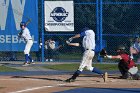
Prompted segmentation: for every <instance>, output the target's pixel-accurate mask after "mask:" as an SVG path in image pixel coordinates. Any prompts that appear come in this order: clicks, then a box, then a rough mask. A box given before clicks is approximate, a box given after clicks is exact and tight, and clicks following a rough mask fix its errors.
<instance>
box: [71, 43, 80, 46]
mask: <svg viewBox="0 0 140 93" xmlns="http://www.w3.org/2000/svg"><path fill="white" fill-rule="evenodd" d="M68 45H70V46H80V44H79V43H68Z"/></svg>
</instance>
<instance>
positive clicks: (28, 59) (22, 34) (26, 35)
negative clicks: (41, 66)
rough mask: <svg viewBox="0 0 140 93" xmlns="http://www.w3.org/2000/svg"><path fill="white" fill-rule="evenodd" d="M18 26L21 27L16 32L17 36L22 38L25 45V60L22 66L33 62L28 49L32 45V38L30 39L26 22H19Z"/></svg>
mask: <svg viewBox="0 0 140 93" xmlns="http://www.w3.org/2000/svg"><path fill="white" fill-rule="evenodd" d="M20 27H21V32H20V33H19V34H18V36H19V37H20V38H23V39H24V40H25V42H26V46H25V49H24V54H25V62H24V64H23V66H27V65H29V64H31V63H34V62H33V60H32V57H31V55H30V49H31V47H32V45H33V40H32V37H31V35H30V31H29V29H28V28H27V27H26V23H25V22H21V23H20Z"/></svg>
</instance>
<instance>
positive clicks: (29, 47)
mask: <svg viewBox="0 0 140 93" xmlns="http://www.w3.org/2000/svg"><path fill="white" fill-rule="evenodd" d="M32 45H33V41H32V40H29V44H28V51H29V53H28V58H29V60H30V64H34V61H33V59H32V56H31V55H30V50H31V47H32Z"/></svg>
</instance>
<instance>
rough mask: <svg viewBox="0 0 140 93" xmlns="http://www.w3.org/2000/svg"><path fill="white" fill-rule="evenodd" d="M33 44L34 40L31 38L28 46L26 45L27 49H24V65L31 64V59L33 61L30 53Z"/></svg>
mask: <svg viewBox="0 0 140 93" xmlns="http://www.w3.org/2000/svg"><path fill="white" fill-rule="evenodd" d="M32 44H33V42H32V41H31V40H29V41H28V42H27V44H26V46H25V49H24V54H25V63H24V65H23V66H26V65H29V64H30V63H29V60H30V62H32V58H31V56H30V55H29V53H30V49H31V47H32Z"/></svg>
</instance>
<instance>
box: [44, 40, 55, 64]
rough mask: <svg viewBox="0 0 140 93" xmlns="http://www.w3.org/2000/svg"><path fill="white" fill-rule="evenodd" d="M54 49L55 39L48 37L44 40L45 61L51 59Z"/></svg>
mask: <svg viewBox="0 0 140 93" xmlns="http://www.w3.org/2000/svg"><path fill="white" fill-rule="evenodd" d="M54 49H55V41H54V40H53V39H49V40H47V41H45V58H46V61H51V62H52V61H53V54H54Z"/></svg>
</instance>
